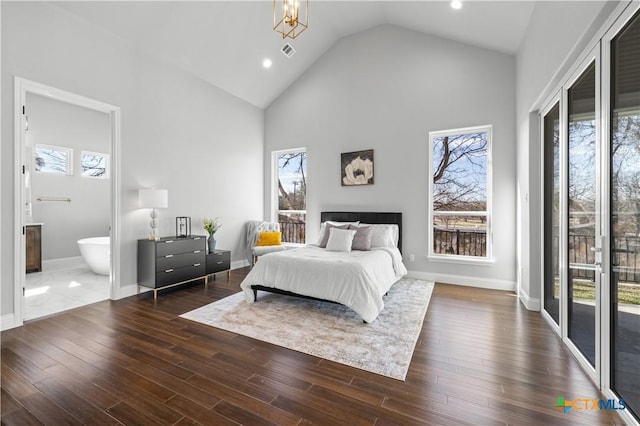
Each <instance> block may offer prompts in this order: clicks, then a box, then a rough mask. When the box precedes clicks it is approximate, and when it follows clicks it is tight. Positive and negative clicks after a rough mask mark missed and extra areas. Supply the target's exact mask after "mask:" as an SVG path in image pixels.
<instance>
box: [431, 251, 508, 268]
mask: <svg viewBox="0 0 640 426" xmlns="http://www.w3.org/2000/svg"><path fill="white" fill-rule="evenodd" d="M427 260H428V261H429V262H442V263H457V264H462V265H481V266H491V265H493V264H494V263H496V260H495V259H494V258H493V257H471V256H443V255H441V256H438V255H434V254H432V255H428V256H427Z"/></svg>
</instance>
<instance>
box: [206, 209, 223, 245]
mask: <svg viewBox="0 0 640 426" xmlns="http://www.w3.org/2000/svg"><path fill="white" fill-rule="evenodd" d="M202 226H203V227H204V230H205V231H207V233H209V237H207V249H208V251H209V253H213V251H214V250H215V249H216V239H215V238H214V234H215V233H216V231H217V230H218V229H220V227H221V226H222V224H221V223H220V219H219V218H217V217H216V218H208V217H205V218H204V219H202Z"/></svg>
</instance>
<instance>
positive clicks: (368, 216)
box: [320, 212, 402, 252]
mask: <svg viewBox="0 0 640 426" xmlns="http://www.w3.org/2000/svg"><path fill="white" fill-rule="evenodd" d="M327 220H334V221H336V222H355V221H357V220H359V221H360V222H362V223H371V224H384V223H388V224H396V225H398V249H399V250H400V252H402V213H387V212H382V213H377V212H321V213H320V221H321V222H326V221H327Z"/></svg>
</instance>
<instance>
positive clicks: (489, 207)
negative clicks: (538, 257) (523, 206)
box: [427, 124, 495, 264]
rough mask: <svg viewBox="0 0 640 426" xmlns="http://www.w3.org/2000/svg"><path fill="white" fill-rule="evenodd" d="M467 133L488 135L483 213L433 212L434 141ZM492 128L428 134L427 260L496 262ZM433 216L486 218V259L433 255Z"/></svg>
mask: <svg viewBox="0 0 640 426" xmlns="http://www.w3.org/2000/svg"><path fill="white" fill-rule="evenodd" d="M467 133H487V148H486V151H487V153H486V159H485V161H486V163H485V169H486V179H487V180H486V192H487V201H486V210H483V211H468V210H463V211H439V212H435V211H434V209H433V208H434V207H433V195H434V193H435V191H434V181H433V173H434V166H433V155H434V151H433V148H434V145H433V143H434V139H435V138H441V137H445V136H454V135H456V136H457V135H461V134H467ZM492 148H493V125H491V124H487V125H481V126H472V127H463V128H457V129H447V130H437V131H432V132H429V156H428V158H429V161H428V174H429V175H428V176H429V189H428V227H427V229H428V232H427V235H428V252H427V259H428V260H430V261H439V262H452V263H465V264H469V263H473V264H492V263H494V262H495V259H494V257H493V227H492V217H493V203H492V199H493V179H492V176H493V162H492V151H493V149H492ZM436 216H485V217H486V229H487V231H486V252H485V256H469V255H459V254H446V253H436V252H435V251H434V249H433V243H434V232H433V227H434V218H435V217H436Z"/></svg>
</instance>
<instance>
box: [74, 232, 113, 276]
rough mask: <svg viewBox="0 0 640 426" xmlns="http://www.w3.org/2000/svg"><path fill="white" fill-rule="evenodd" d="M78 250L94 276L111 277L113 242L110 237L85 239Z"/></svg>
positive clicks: (80, 242)
mask: <svg viewBox="0 0 640 426" xmlns="http://www.w3.org/2000/svg"><path fill="white" fill-rule="evenodd" d="M78 248H79V249H80V254H81V255H82V258H83V259H84V261H85V262H86V263H87V264H88V265H89V268H91V270H92V271H93V273H94V274H98V275H109V272H110V271H111V241H110V238H109V237H94V238H83V239H81V240H78Z"/></svg>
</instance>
